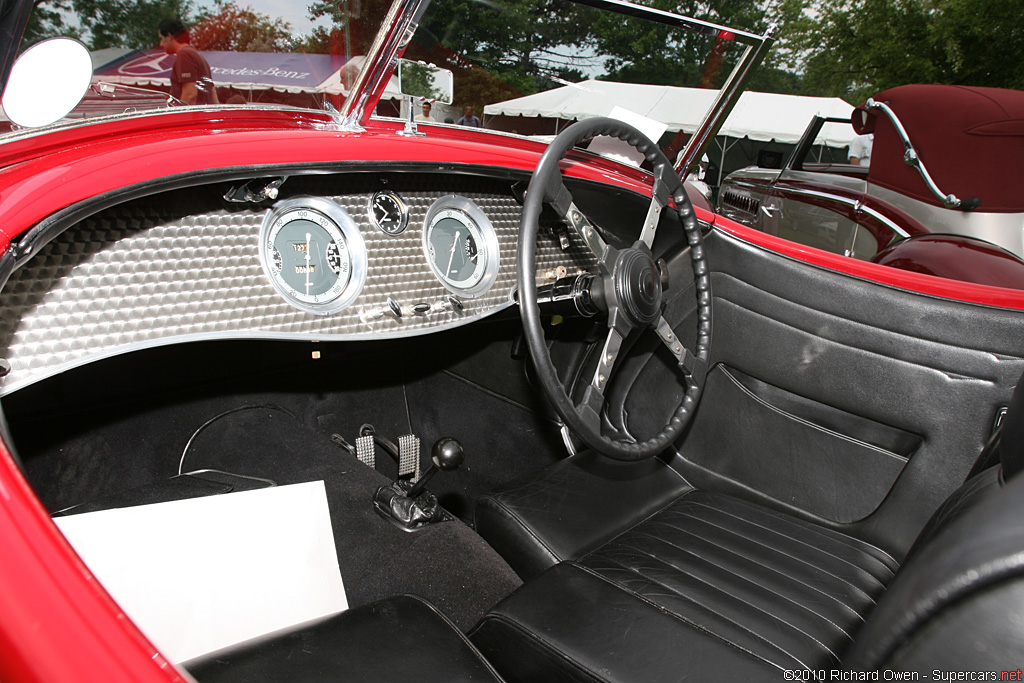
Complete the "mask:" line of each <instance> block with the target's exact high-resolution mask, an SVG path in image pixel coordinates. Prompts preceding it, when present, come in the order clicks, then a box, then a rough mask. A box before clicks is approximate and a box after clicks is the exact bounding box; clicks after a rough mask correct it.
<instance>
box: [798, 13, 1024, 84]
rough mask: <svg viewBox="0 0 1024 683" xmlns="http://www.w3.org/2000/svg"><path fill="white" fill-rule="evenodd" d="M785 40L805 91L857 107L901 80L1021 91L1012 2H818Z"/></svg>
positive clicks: (1019, 27) (1022, 22)
mask: <svg viewBox="0 0 1024 683" xmlns="http://www.w3.org/2000/svg"><path fill="white" fill-rule="evenodd" d="M808 9H809V11H808V12H805V13H804V15H803V16H802V17H801V18H800V19H799V20H798V23H797V25H796V26H795V27H794V29H795V30H791V31H790V32H789V34H788V35H787V38H788V41H789V45H788V46H789V48H790V50H791V52H790V54H791V55H796V56H797V59H796V60H794V61H795V62H796V66H797V68H798V69H800V70H802V71H803V91H804V92H805V93H806V94H817V95H837V96H841V97H845V98H847V100H848V101H851V102H855V103H859V102H862V101H864V99H865V98H866V97H868V96H870V95H872V94H874V93H877V92H879V91H881V90H885V89H886V88H891V87H893V86H896V85H903V84H907V83H951V84H960V85H985V86H994V87H1002V88H1018V89H1019V88H1024V13H1022V12H1021V9H1020V4H1019V2H1018V1H1017V0H855V1H854V2H852V3H851V2H849V1H848V0H817V2H814V3H813V4H811V3H809V7H808Z"/></svg>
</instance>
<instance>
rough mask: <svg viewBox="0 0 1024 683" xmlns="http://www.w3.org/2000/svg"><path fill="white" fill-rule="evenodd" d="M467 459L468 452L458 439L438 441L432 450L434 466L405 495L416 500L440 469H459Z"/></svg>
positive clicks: (431, 456)
mask: <svg viewBox="0 0 1024 683" xmlns="http://www.w3.org/2000/svg"><path fill="white" fill-rule="evenodd" d="M465 459H466V451H465V450H463V448H462V444H461V443H459V442H458V440H457V439H453V438H452V437H450V436H446V437H444V438H443V439H438V440H437V441H436V442H434V445H433V447H432V448H431V449H430V460H431V462H432V463H433V464H432V465H431V466H430V467H429V468H427V471H426V472H424V473H423V476H422V477H420V478H419V481H417V482H416V484H415V485H414V486H413V487H412V488H411V489H409V491H408V493H406V494H405V495H406V497H408V498H415V497H416V496H418V495H419V494H420V491H422V490H423V489H425V488H426V487H427V482H428V481H430V478H431V477H433V476H434V475H435V474H437V471H438V470H439V469H442V470H444V471H446V472H450V471H452V470H455V469H458V467H459V465H461V464H462V461H463V460H465Z"/></svg>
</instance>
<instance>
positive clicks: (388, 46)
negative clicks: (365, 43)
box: [339, 0, 430, 132]
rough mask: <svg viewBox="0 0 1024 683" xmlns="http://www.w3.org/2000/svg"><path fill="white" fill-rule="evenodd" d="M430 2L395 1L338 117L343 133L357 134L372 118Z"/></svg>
mask: <svg viewBox="0 0 1024 683" xmlns="http://www.w3.org/2000/svg"><path fill="white" fill-rule="evenodd" d="M429 5H430V0H395V2H394V3H393V4H392V5H391V9H389V10H388V13H387V16H386V17H385V18H384V21H383V24H382V26H381V30H380V32H378V34H377V37H376V38H375V39H374V41H373V44H372V45H371V46H370V50H369V52H368V53H367V55H366V61H365V62H364V63H363V68H362V69H360V71H359V75H358V76H356V79H355V81H354V82H353V83H352V87H351V89H350V90H349V92H348V97H347V98H346V99H345V102H344V104H343V105H342V107H341V112H340V113H339V119H340V122H341V129H342V130H344V131H353V132H358V131H361V130H362V129H363V125H364V124H365V123H366V122H367V121H368V120H369V118H370V116H371V115H372V114H373V106H374V105H376V103H377V100H378V99H379V98H380V96H381V93H383V92H384V88H385V87H386V86H387V84H388V79H389V78H390V77H391V74H392V73H393V72H394V70H395V66H396V65H397V64H398V58H399V57H401V56H402V53H403V52H404V51H405V48H406V46H407V45H408V44H409V41H410V40H412V36H413V34H414V33H415V32H416V27H417V26H418V24H419V21H420V19H421V18H422V17H423V13H424V12H425V11H426V10H427V7H428V6H429Z"/></svg>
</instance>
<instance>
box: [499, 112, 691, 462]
mask: <svg viewBox="0 0 1024 683" xmlns="http://www.w3.org/2000/svg"><path fill="white" fill-rule="evenodd" d="M599 135H607V136H611V137H614V138H618V139H619V140H623V141H625V142H627V143H629V144H630V145H632V146H633V147H635V148H636V149H637V150H638V151H639V152H640V153H642V154H643V155H644V156H645V157H646V158H647V160H648V161H650V162H651V164H653V169H654V193H653V197H652V198H651V206H650V209H649V210H648V212H647V218H646V220H645V221H644V225H643V228H642V230H641V232H640V238H639V239H638V240H637V241H636V243H634V244H633V245H632V246H631V247H628V248H625V249H616V248H615V247H612V246H611V245H609V244H607V243H606V242H605V241H604V239H603V238H602V237H601V235H600V234H599V233H598V231H597V230H596V229H595V228H594V226H593V225H592V224H591V223H590V221H589V220H587V217H586V216H585V215H584V214H583V212H582V211H580V210H579V209H578V208H577V207H576V204H575V202H574V201H573V198H572V195H571V194H570V193H569V190H568V189H567V188H566V187H565V183H564V182H563V180H562V173H561V170H560V168H559V163H560V162H561V160H562V159H564V158H565V156H566V154H567V153H568V151H569V150H570V149H572V148H573V147H574V146H575V145H577V144H579V143H580V142H583V141H584V140H589V139H591V138H595V137H597V136H599ZM669 198H671V199H672V200H673V202H674V204H675V211H676V212H677V213H678V216H679V219H680V222H681V223H682V226H683V230H684V231H685V232H686V239H687V242H688V243H689V245H690V257H691V259H692V262H693V272H694V280H695V284H696V293H697V306H698V308H697V314H698V330H697V348H696V351H695V352H693V353H691V352H690V351H689V350H688V349H687V348H686V346H684V345H683V343H682V341H681V340H679V339H678V338H677V337H676V335H675V333H674V332H673V330H672V328H671V326H670V325H669V324H668V322H667V321H666V320H665V318H664V317H662V311H663V308H664V301H663V289H664V286H663V277H667V274H665V273H663V272H662V268H661V267H660V266H659V264H658V263H656V262H655V260H654V257H653V255H652V253H651V245H652V244H653V242H654V235H655V232H656V230H657V227H658V220H659V218H660V216H661V212H662V211H663V210H664V209H665V208H666V207H667V206H668V200H669ZM544 204H548V205H550V206H551V207H552V208H553V209H554V210H555V211H556V212H557V213H558V215H559V216H561V217H564V219H565V220H566V221H567V222H568V224H569V225H571V226H572V227H573V228H574V229H575V230H576V231H577V232H578V233H579V235H580V236H581V237H582V239H583V241H584V242H585V243H586V245H587V247H588V248H589V249H590V250H591V251H592V252H593V253H594V254H595V256H596V257H597V261H598V267H597V271H598V272H596V273H588V274H584V275H581V276H579V277H577V278H575V279H574V280H573V282H572V284H571V286H568V287H563V290H564V291H567V292H569V294H568V295H567V296H568V297H570V298H571V299H572V300H573V303H574V306H575V308H576V309H577V310H578V311H579V312H580V313H582V314H584V315H594V314H604V315H606V316H607V318H608V336H607V338H606V339H605V342H604V347H603V349H602V350H601V357H600V359H599V361H598V365H597V369H596V371H595V373H594V377H593V379H592V380H591V382H590V384H589V385H587V387H586V390H585V392H584V394H583V397H582V399H581V400H580V402H579V404H576V403H574V402H573V400H572V399H571V398H570V397H569V395H568V393H567V392H566V389H565V387H564V386H563V385H562V383H561V381H560V380H559V378H558V373H557V371H556V370H555V366H554V365H553V364H552V362H551V354H550V352H549V351H548V346H547V343H546V342H545V338H544V329H543V326H542V325H541V319H540V307H539V305H538V303H537V296H538V294H537V283H536V279H535V275H536V270H537V258H536V244H537V235H538V232H539V229H540V216H541V211H542V210H543V208H544ZM518 266H519V312H520V316H521V317H522V320H523V329H524V334H525V336H526V342H527V345H528V346H529V349H530V354H531V356H532V358H533V363H534V367H535V368H536V370H537V376H538V379H539V381H540V383H541V386H542V387H543V390H544V393H545V394H546V395H547V397H548V399H549V400H550V401H551V403H552V404H553V405H554V407H555V410H556V411H557V412H558V414H559V415H560V416H561V418H562V419H563V420H564V422H565V425H566V426H567V427H568V428H569V429H571V430H572V431H573V432H574V433H575V434H576V435H577V436H579V437H580V438H581V439H582V440H583V441H584V442H585V443H586V444H587V445H588V446H590V447H591V448H592V449H594V450H595V451H598V452H599V453H603V454H605V455H608V456H610V457H612V458H616V459H618V460H642V459H644V458H649V457H651V456H653V455H655V454H657V453H660V452H661V451H663V450H664V449H665V448H666V447H668V445H669V444H670V443H672V442H673V441H675V440H676V439H677V438H678V437H679V436H680V434H681V433H682V431H683V429H684V428H685V427H686V425H687V423H688V422H689V421H690V419H691V418H692V416H693V411H694V410H695V409H696V407H697V401H698V399H699V398H700V394H701V390H702V389H703V386H704V380H705V378H706V376H707V364H708V358H709V351H710V346H711V277H710V272H709V270H708V264H707V257H706V255H705V253H704V242H703V239H702V237H701V232H700V226H699V225H698V224H697V217H696V215H695V214H694V211H693V205H692V204H691V203H690V199H689V197H687V195H686V190H685V189H684V188H683V183H682V181H680V179H679V176H678V174H677V173H676V172H675V170H674V169H673V168H672V166H671V164H670V163H669V161H668V159H666V158H665V155H664V154H662V152H661V150H660V149H658V147H657V145H655V144H654V143H652V142H651V141H650V139H648V138H647V137H646V136H645V135H644V134H643V133H641V132H640V131H638V130H637V129H635V128H633V127H632V126H630V125H628V124H626V123H622V122H621V121H615V120H613V119H606V118H593V119H585V120H583V121H580V122H579V123H575V124H573V125H571V126H569V127H568V128H566V129H565V130H564V131H562V132H561V133H560V134H559V135H558V137H556V138H555V139H554V141H553V142H552V143H551V144H550V145H549V146H548V148H547V150H546V151H545V152H544V154H543V156H542V157H541V159H540V162H539V163H538V164H537V168H536V170H534V172H533V177H532V178H531V179H530V185H529V187H528V189H527V191H526V200H525V202H524V205H523V214H522V220H521V221H520V224H519V254H518ZM644 327H650V328H651V329H652V330H654V332H655V333H657V335H658V336H659V337H660V338H661V340H662V342H663V343H664V344H665V346H667V347H668V349H669V351H671V353H672V355H673V356H674V357H675V359H676V361H677V363H678V367H679V369H680V371H681V372H682V373H683V374H684V376H685V379H686V382H687V388H686V392H685V394H684V396H683V400H682V402H681V403H680V404H679V406H678V408H677V409H676V411H675V412H674V414H673V415H672V417H671V418H670V420H669V422H668V424H667V425H665V428H664V429H662V431H661V433H659V434H658V435H657V436H654V437H653V438H651V439H648V440H646V441H642V442H636V441H624V440H620V439H613V438H610V437H608V436H605V435H604V434H603V433H602V429H601V413H602V411H603V409H604V403H605V397H604V390H605V387H607V386H608V381H609V378H610V375H611V372H612V370H613V367H614V365H615V360H616V358H617V356H618V354H619V351H620V349H621V347H622V343H623V341H624V340H625V338H626V337H627V336H628V335H629V334H630V332H633V331H634V330H637V329H641V328H644Z"/></svg>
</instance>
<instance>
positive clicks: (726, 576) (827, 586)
mask: <svg viewBox="0 0 1024 683" xmlns="http://www.w3.org/2000/svg"><path fill="white" fill-rule="evenodd" d="M999 456H1000V459H1001V465H996V466H995V467H992V468H989V469H988V470H986V471H984V472H982V473H981V474H979V475H977V476H976V477H974V478H972V479H970V480H969V481H968V482H967V483H966V484H965V485H964V486H963V487H961V489H960V490H958V491H957V492H956V493H954V494H953V496H951V497H950V499H949V500H948V501H947V502H946V503H945V504H944V505H943V506H942V507H941V508H940V509H939V511H938V512H936V513H935V515H934V516H933V517H932V520H931V521H930V522H929V524H928V525H927V526H926V527H925V529H924V530H923V531H922V533H921V535H920V537H919V538H918V541H917V542H916V543H915V545H914V547H913V548H912V549H911V551H910V553H909V554H908V558H907V559H906V560H905V561H904V563H903V566H902V567H900V566H899V564H898V563H897V562H896V561H895V560H894V559H893V558H892V557H890V556H889V555H888V554H886V553H885V552H883V551H882V550H880V549H879V548H876V547H874V546H872V545H869V544H867V543H864V542H862V541H859V540H857V539H854V538H852V537H849V536H846V535H844V534H842V533H839V532H836V531H833V530H830V529H826V528H824V527H821V526H819V525H816V524H814V523H813V522H809V521H805V520H802V519H797V518H795V517H792V516H789V515H787V514H784V513H781V512H777V511H774V510H770V509H767V508H765V507H763V506H760V505H756V504H752V503H748V502H745V501H742V500H739V499H737V498H734V497H730V496H727V495H722V494H717V493H710V492H704V491H697V490H694V489H692V488H690V487H688V486H687V485H686V484H685V483H679V482H678V481H674V480H673V478H672V475H671V474H669V473H668V471H667V470H670V469H671V468H666V467H661V466H658V465H652V466H651V471H650V472H648V473H647V474H645V475H643V476H640V477H638V478H637V479H636V481H639V482H641V483H639V484H636V482H626V483H625V485H624V486H623V490H624V491H625V494H624V496H623V497H614V496H610V495H605V496H604V497H603V501H604V505H605V507H606V508H609V509H610V511H609V510H605V511H604V512H603V513H602V510H601V506H600V505H596V506H592V507H591V508H589V509H587V510H586V514H584V515H581V516H580V517H578V518H577V517H575V516H574V514H575V513H573V512H572V510H573V509H575V508H576V507H577V506H576V498H577V497H589V496H590V495H591V494H593V493H594V490H593V481H594V479H595V477H593V476H592V475H593V469H594V465H593V464H592V463H590V462H589V461H587V460H586V459H583V460H581V461H580V462H579V463H569V462H567V463H565V464H560V466H559V468H557V469H556V470H555V473H554V474H552V473H549V474H548V475H547V476H545V477H543V478H542V479H539V480H537V481H536V482H533V483H527V484H523V485H520V486H518V487H514V488H512V489H509V490H507V491H505V492H503V493H500V494H497V495H495V496H492V497H491V498H489V499H487V500H485V501H483V502H482V504H481V506H480V508H479V509H478V518H477V524H478V530H480V532H481V533H482V534H483V535H484V536H485V538H488V540H491V541H492V543H494V544H496V546H497V547H498V548H499V551H501V552H503V554H506V556H508V555H512V557H511V562H510V564H512V565H513V567H515V568H516V569H517V571H520V573H521V574H522V575H523V576H524V577H526V578H528V579H529V580H528V581H527V582H526V583H525V584H524V585H523V587H522V588H521V589H519V590H518V591H517V592H516V593H514V594H513V595H512V596H510V597H509V598H507V599H505V600H504V601H502V602H501V603H499V604H498V605H497V606H496V607H495V608H494V609H493V610H491V612H490V613H489V614H488V615H487V616H485V617H484V619H483V620H482V621H481V622H480V623H479V624H478V625H477V626H476V628H475V629H474V630H473V631H472V632H471V634H470V636H471V639H472V640H473V642H474V643H475V644H476V645H477V646H478V648H479V649H480V651H481V652H482V653H483V654H484V656H486V657H487V658H488V660H489V661H491V662H492V664H494V666H495V668H497V670H498V671H499V672H500V673H501V674H502V675H503V676H504V677H505V678H506V679H508V680H513V681H515V680H522V681H526V680H541V679H543V680H551V679H557V680H580V681H644V682H650V681H661V680H666V681H678V680H683V679H690V678H692V680H710V679H711V678H715V679H725V680H738V679H745V680H767V679H775V680H777V679H779V678H781V677H782V675H783V672H784V671H787V670H796V669H800V670H812V671H817V670H822V669H824V670H836V669H843V668H845V669H853V670H877V669H909V670H922V671H929V672H930V671H932V670H934V669H936V668H938V669H948V670H986V671H990V670H993V669H1002V670H1008V671H1016V670H1017V669H1018V668H1019V667H1020V662H1021V661H1024V620H1022V619H1020V616H1019V615H1021V614H1024V477H1017V478H1016V480H1015V481H1011V480H1012V479H1014V477H1015V475H1016V474H1017V472H1018V471H1019V470H1020V469H1022V468H1024V382H1021V383H1020V384H1019V385H1018V390H1017V391H1016V392H1015V395H1014V398H1013V401H1012V402H1011V405H1010V409H1009V412H1008V415H1007V418H1006V423H1005V426H1004V428H1003V434H1002V443H1001V445H1000V451H999ZM605 478H607V477H605ZM566 482H568V483H571V484H572V486H571V487H570V488H568V489H562V490H561V493H557V492H556V489H558V488H560V487H561V486H556V484H559V485H564V484H565V483H566ZM1008 482H1009V483H1008ZM652 483H653V484H654V486H653V490H654V493H653V494H652V498H651V499H649V500H646V501H645V507H646V508H647V509H645V510H644V511H642V512H641V513H639V514H628V513H623V512H622V511H621V510H620V509H619V508H620V505H621V503H622V500H624V499H625V500H629V499H631V498H632V497H633V494H632V493H631V491H632V490H633V488H634V485H635V487H636V489H637V490H641V489H643V487H644V486H645V485H646V486H650V485H651V484H652ZM608 486H609V487H615V486H618V484H609V485H608ZM679 489H681V492H679ZM648 490H651V489H650V488H649V489H648ZM605 493H606V494H607V493H608V492H605ZM651 507H653V508H654V509H653V510H651V509H650V508H651ZM602 514H603V515H604V516H605V517H604V519H600V520H598V521H597V522H594V521H593V520H592V519H590V517H588V515H596V516H598V517H600V516H601V515H602ZM609 520H612V523H611V526H612V527H613V528H612V530H611V531H610V532H609V531H608V530H607V529H604V530H602V528H601V527H602V524H605V523H607V522H609ZM615 520H618V521H615ZM574 530H575V532H576V533H574ZM559 560H562V561H559ZM556 562H557V564H556ZM545 565H547V566H549V568H547V569H542V568H543V567H544V566H545ZM551 565H553V566H551ZM527 653H528V654H527Z"/></svg>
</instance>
